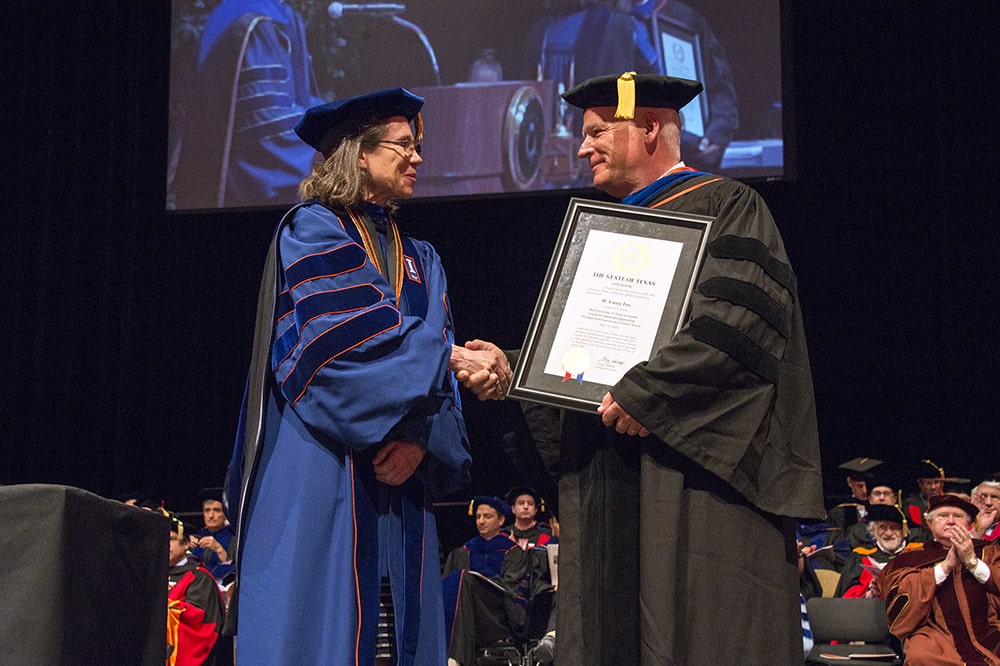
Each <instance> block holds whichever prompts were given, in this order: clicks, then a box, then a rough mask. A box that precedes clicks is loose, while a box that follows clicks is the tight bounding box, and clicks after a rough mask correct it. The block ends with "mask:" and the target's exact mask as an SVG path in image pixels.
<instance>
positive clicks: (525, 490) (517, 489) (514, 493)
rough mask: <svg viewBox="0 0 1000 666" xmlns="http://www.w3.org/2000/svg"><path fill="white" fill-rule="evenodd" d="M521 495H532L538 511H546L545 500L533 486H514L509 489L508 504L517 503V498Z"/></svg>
mask: <svg viewBox="0 0 1000 666" xmlns="http://www.w3.org/2000/svg"><path fill="white" fill-rule="evenodd" d="M521 495H531V497H532V498H533V499H534V500H535V506H536V507H537V508H538V511H539V512H541V511H545V502H544V501H543V500H542V496H541V495H539V494H538V492H537V491H536V490H535V489H534V488H532V487H531V486H514V487H513V488H511V489H510V490H508V491H507V504H510V505H511V506H514V504H516V503H517V498H518V497H520V496H521Z"/></svg>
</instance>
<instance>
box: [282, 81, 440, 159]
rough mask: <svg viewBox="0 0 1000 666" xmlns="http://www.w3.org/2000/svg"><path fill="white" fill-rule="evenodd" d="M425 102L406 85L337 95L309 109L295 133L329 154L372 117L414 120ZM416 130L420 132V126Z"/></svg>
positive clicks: (326, 154)
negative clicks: (350, 95)
mask: <svg viewBox="0 0 1000 666" xmlns="http://www.w3.org/2000/svg"><path fill="white" fill-rule="evenodd" d="M423 105H424V98H423V97H418V96H417V95H414V94H413V93H411V92H410V91H408V90H406V89H405V88H392V89H390V90H380V91H378V92H373V93H368V94H366V95H358V96H357V97H348V98H347V99H337V100H334V101H332V102H329V103H327V104H321V105H319V106H314V107H312V108H311V109H309V110H307V111H306V112H305V113H304V114H303V115H302V118H301V119H300V120H299V122H298V123H296V124H295V133H296V134H298V135H299V138H300V139H302V140H303V141H305V142H306V143H307V144H309V145H310V146H312V147H313V148H315V149H316V150H318V151H319V152H321V153H323V155H325V156H327V157H329V156H330V155H331V154H332V153H333V151H335V150H336V149H337V146H339V145H340V142H341V141H343V140H344V139H345V138H347V137H349V136H351V135H352V134H355V133H356V132H358V131H359V130H361V128H362V127H363V126H364V125H366V124H367V123H369V122H371V121H372V120H373V119H379V118H391V117H392V116H403V117H404V118H406V119H407V120H413V119H414V118H415V117H416V116H417V114H418V113H420V108H421V107H422V106H423ZM418 125H419V121H418ZM417 134H420V131H419V129H418V130H417ZM418 138H419V137H418Z"/></svg>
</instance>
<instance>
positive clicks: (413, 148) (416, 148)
mask: <svg viewBox="0 0 1000 666" xmlns="http://www.w3.org/2000/svg"><path fill="white" fill-rule="evenodd" d="M379 143H391V144H392V145H394V146H399V147H400V148H402V149H403V155H404V157H406V158H407V159H409V158H411V157H413V153H416V154H417V155H419V154H420V150H421V148H420V144H419V143H416V142H414V141H413V139H382V140H381V141H379Z"/></svg>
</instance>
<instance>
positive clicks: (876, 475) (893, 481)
mask: <svg viewBox="0 0 1000 666" xmlns="http://www.w3.org/2000/svg"><path fill="white" fill-rule="evenodd" d="M865 483H866V487H867V489H868V494H869V495H871V493H872V490H873V489H875V488H878V487H879V486H885V487H886V488H891V489H892V491H893V492H899V479H897V478H896V475H895V474H894V473H893V471H892V470H891V469H890V468H889V467H888V466H886V465H879V466H878V467H877V468H875V469H874V470H872V471H871V472H870V473H868V474H867V475H866V476H865Z"/></svg>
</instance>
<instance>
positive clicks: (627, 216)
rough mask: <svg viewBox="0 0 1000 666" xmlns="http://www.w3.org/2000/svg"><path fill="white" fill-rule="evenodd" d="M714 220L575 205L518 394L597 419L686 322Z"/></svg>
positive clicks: (541, 300)
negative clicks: (612, 395) (621, 383)
mask: <svg viewBox="0 0 1000 666" xmlns="http://www.w3.org/2000/svg"><path fill="white" fill-rule="evenodd" d="M712 220H713V218H710V217H705V216H702V215H692V214H687V213H677V212H673V211H661V210H656V209H650V208H638V207H636V206H624V205H621V204H612V203H603V202H599V201H589V200H586V199H577V198H574V199H571V200H570V202H569V207H568V208H567V210H566V217H565V219H564V220H563V225H562V229H561V231H560V232H559V238H558V240H557V242H556V248H555V251H554V252H553V254H552V260H551V261H550V262H549V268H548V271H547V273H546V275H545V281H544V283H543V284H542V291H541V294H540V295H539V297H538V302H537V303H536V305H535V312H534V315H533V316H532V318H531V323H530V324H529V326H528V332H527V335H526V336H525V339H524V345H523V346H522V348H521V355H520V357H519V359H518V362H517V365H516V367H515V369H514V379H513V382H512V384H511V390H510V396H511V397H512V398H516V399H520V400H529V401H532V402H539V403H542V404H547V405H550V406H553V407H564V408H567V409H575V410H579V411H585V412H593V411H595V410H596V409H597V407H598V406H599V405H600V404H601V399H602V398H603V397H604V394H605V393H607V391H608V390H609V389H610V388H611V387H612V386H614V385H615V384H616V383H617V382H618V380H619V379H621V378H622V376H623V375H624V374H625V372H627V371H628V370H629V369H630V368H631V367H632V366H634V365H635V364H637V363H641V362H643V361H646V360H649V358H650V355H651V354H652V353H653V352H654V351H655V350H656V349H658V348H659V347H661V346H663V345H664V344H666V343H667V341H669V340H670V338H671V337H673V335H674V333H676V332H677V330H678V329H679V328H680V327H681V325H682V324H683V322H684V318H685V316H686V314H687V309H688V305H689V302H690V300H691V292H692V290H693V289H694V285H695V280H696V279H697V277H698V270H699V268H700V266H701V261H702V256H703V254H704V249H705V242H706V239H707V238H708V232H709V229H710V228H711V224H712Z"/></svg>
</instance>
